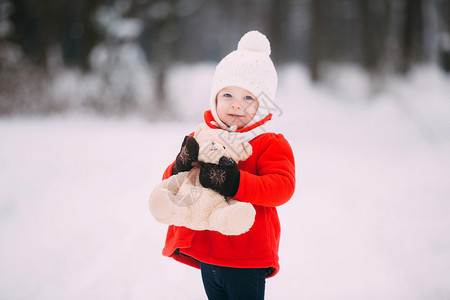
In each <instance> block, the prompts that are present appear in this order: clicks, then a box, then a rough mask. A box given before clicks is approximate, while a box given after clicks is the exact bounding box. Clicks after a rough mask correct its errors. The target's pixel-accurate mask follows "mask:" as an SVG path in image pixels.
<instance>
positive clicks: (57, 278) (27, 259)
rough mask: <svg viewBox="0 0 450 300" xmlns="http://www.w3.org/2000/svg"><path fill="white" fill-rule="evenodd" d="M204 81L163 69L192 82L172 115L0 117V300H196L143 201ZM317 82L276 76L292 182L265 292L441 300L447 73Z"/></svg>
mask: <svg viewBox="0 0 450 300" xmlns="http://www.w3.org/2000/svg"><path fill="white" fill-rule="evenodd" d="M192 72H194V73H192ZM192 74H197V75H196V76H192ZM209 74H211V68H207V67H206V68H205V66H199V67H198V68H197V69H195V68H192V67H191V68H187V67H179V68H178V69H177V70H176V72H174V73H173V75H172V77H171V80H172V81H171V83H170V84H171V87H173V88H172V89H171V91H177V89H175V87H176V85H177V84H179V83H180V82H181V81H182V82H183V83H184V86H194V85H193V84H195V83H196V82H197V85H195V87H198V89H197V90H196V91H194V92H193V93H191V94H189V93H185V94H184V95H180V97H181V96H183V97H182V99H183V101H182V102H181V103H180V104H179V108H180V111H185V112H186V115H188V116H189V117H188V118H186V119H185V120H183V121H179V122H173V123H163V122H160V123H149V122H147V121H144V120H139V119H133V118H128V119H121V120H114V119H106V120H104V119H97V118H92V117H82V116H65V117H53V118H51V119H40V118H29V119H26V118H18V117H16V118H10V119H2V120H0V299H46V300H47V299H158V300H159V299H205V298H206V297H205V295H204V292H203V287H202V283H201V279H200V272H199V271H198V270H196V269H193V268H190V267H187V266H185V265H182V264H179V263H177V262H175V261H173V260H171V259H167V258H165V257H162V256H161V254H160V253H161V249H162V246H163V243H164V238H165V229H166V227H165V226H164V225H162V224H159V223H157V222H156V221H155V220H153V218H152V217H151V215H150V213H149V212H148V209H147V198H148V195H149V194H150V191H151V190H152V188H153V186H154V185H156V184H157V182H158V181H159V180H160V178H161V175H162V172H163V170H164V168H165V167H166V165H167V164H169V163H170V162H171V161H172V160H173V158H174V157H175V155H176V153H177V152H178V150H179V146H180V143H181V141H182V138H183V136H184V135H185V134H186V133H188V132H190V131H192V130H194V129H195V126H196V124H197V123H198V122H199V121H200V120H201V115H202V110H203V109H204V108H206V107H207V100H206V99H200V98H202V97H203V96H204V97H205V98H206V97H207V96H208V88H209V86H205V87H204V88H202V87H199V85H198V82H202V81H203V82H205V81H204V79H203V78H206V77H209ZM327 80H328V83H327V84H324V85H323V86H319V87H313V86H312V85H311V84H310V83H309V81H308V79H307V76H306V75H305V72H304V71H303V69H302V68H300V67H288V68H283V69H282V70H281V71H280V85H279V93H278V98H277V101H278V102H277V103H278V105H279V107H280V108H281V110H282V112H281V113H280V115H281V116H280V117H279V118H277V119H275V120H274V124H275V126H276V127H277V128H279V129H280V131H281V132H283V133H284V134H285V136H286V137H287V139H288V140H289V141H290V143H291V145H292V148H293V150H294V154H295V157H296V164H297V190H296V193H295V195H294V197H293V198H292V200H291V201H290V202H288V203H287V204H285V205H284V206H281V207H280V208H279V213H280V218H281V223H282V241H281V249H280V257H281V261H280V262H281V271H280V273H279V275H277V276H276V277H275V278H272V279H269V280H268V281H267V289H266V295H267V297H266V298H267V299H269V300H270V299H314V300H316V299H332V300H334V299H345V300H349V299H358V300H359V299H365V300H367V299H385V300H389V299H393V300H394V299H395V300H398V299H408V300H415V299H449V298H450V283H449V278H450V102H449V100H448V95H450V78H449V77H448V76H447V77H445V76H444V75H442V74H440V73H439V72H438V71H436V70H435V69H434V68H432V67H423V68H420V69H419V70H416V71H415V72H414V73H412V74H411V75H410V76H409V77H408V78H407V79H398V78H395V77H392V78H388V79H387V81H386V83H385V88H384V89H383V90H380V91H378V92H376V93H374V94H373V93H372V96H368V95H369V94H370V92H371V89H372V87H371V86H370V85H369V84H368V82H369V78H367V76H365V75H364V74H363V73H361V72H359V71H358V70H356V69H352V68H347V69H344V71H342V70H341V71H339V70H337V71H336V73H334V74H331V75H330V76H329V78H328V79H327ZM189 82H191V83H192V85H190V83H189ZM178 91H179V89H178ZM183 92H185V91H183ZM372 92H373V91H372ZM187 103H189V105H187ZM205 103H206V104H205ZM180 114H181V113H180ZM195 115H198V117H197V119H194V117H193V116H195ZM255 247H257V245H255Z"/></svg>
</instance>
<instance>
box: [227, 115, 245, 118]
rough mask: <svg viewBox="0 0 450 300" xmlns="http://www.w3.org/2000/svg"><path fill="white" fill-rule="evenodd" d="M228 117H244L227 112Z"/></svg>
mask: <svg viewBox="0 0 450 300" xmlns="http://www.w3.org/2000/svg"><path fill="white" fill-rule="evenodd" d="M228 115H229V116H230V117H233V118H242V117H244V116H243V115H238V114H228Z"/></svg>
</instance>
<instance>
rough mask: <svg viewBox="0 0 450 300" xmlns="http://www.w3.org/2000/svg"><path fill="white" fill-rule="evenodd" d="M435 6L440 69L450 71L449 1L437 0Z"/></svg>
mask: <svg viewBox="0 0 450 300" xmlns="http://www.w3.org/2000/svg"><path fill="white" fill-rule="evenodd" d="M436 8H437V11H438V13H437V15H438V28H439V29H438V30H439V32H438V35H439V37H438V39H439V46H438V51H439V53H438V57H439V62H440V65H441V67H442V69H443V70H445V71H446V72H449V73H450V1H449V0H440V1H437V3H436Z"/></svg>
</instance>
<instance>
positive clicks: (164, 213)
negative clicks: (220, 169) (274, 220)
mask: <svg viewBox="0 0 450 300" xmlns="http://www.w3.org/2000/svg"><path fill="white" fill-rule="evenodd" d="M238 136H239V134H238V133H231V132H227V131H224V130H217V129H211V128H209V127H208V126H207V125H206V124H201V125H199V126H198V128H197V130H196V131H195V134H194V138H195V139H196V141H197V143H198V144H199V157H198V159H199V161H200V162H205V163H219V160H220V158H221V157H223V156H225V157H229V158H231V159H233V160H234V161H235V162H236V163H237V162H238V161H240V160H245V159H247V158H248V157H249V156H250V155H251V153H252V147H251V145H250V144H249V143H248V142H246V141H243V140H241V139H239V137H238ZM199 172H200V168H199V167H198V166H197V167H194V168H192V169H191V170H190V171H189V172H181V173H178V174H176V175H173V176H171V177H169V178H168V179H166V180H163V181H162V182H161V183H160V184H158V185H157V186H156V187H155V188H154V189H153V192H152V193H151V195H150V199H149V207H150V212H151V213H152V215H153V216H154V217H155V219H156V220H157V221H159V222H161V223H165V224H169V225H176V226H185V227H187V228H190V229H194V230H213V231H218V232H220V233H222V234H224V235H239V234H242V233H245V232H247V231H248V230H250V228H251V227H252V225H253V222H254V221H255V214H256V212H255V209H254V207H253V205H252V204H250V203H245V202H240V201H236V200H234V199H232V198H226V197H224V196H222V195H220V194H219V193H217V192H215V191H213V190H211V189H207V188H204V187H203V186H202V185H201V184H200V182H199Z"/></svg>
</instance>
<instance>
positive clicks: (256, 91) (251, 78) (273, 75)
mask: <svg viewBox="0 0 450 300" xmlns="http://www.w3.org/2000/svg"><path fill="white" fill-rule="evenodd" d="M269 55H270V43H269V40H268V39H267V38H266V36H265V35H263V34H262V33H260V32H258V31H249V32H247V33H246V34H245V35H244V36H243V37H242V38H241V40H240V41H239V43H238V47H237V50H236V51H233V52H231V53H230V54H228V55H227V56H225V57H224V58H223V59H222V61H221V62H220V63H219V64H218V65H217V67H216V72H215V74H214V79H213V83H212V88H211V97H210V105H211V112H212V115H213V117H214V120H215V121H216V123H217V124H218V125H219V126H220V127H221V128H223V129H229V127H228V126H227V125H226V124H225V123H223V122H222V121H221V120H220V118H219V116H218V115H217V106H216V96H217V93H218V92H219V91H220V90H221V89H223V88H224V87H227V86H237V87H240V88H244V89H246V90H248V91H250V92H251V93H252V94H253V95H255V96H256V97H257V98H258V101H259V108H258V111H257V113H256V114H255V117H254V118H253V120H251V121H250V122H249V123H248V124H247V125H246V126H250V125H252V124H254V123H256V122H258V121H261V120H262V119H264V118H265V117H266V116H267V115H268V114H269V113H270V109H269V111H267V107H268V105H267V102H272V103H273V101H274V100H275V92H276V89H277V83H278V77H277V72H276V70H275V67H274V65H273V63H272V60H271V59H270V57H269ZM262 98H264V100H263V99H262ZM262 100H263V101H264V104H263V103H261V101H262ZM269 106H270V105H269Z"/></svg>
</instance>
